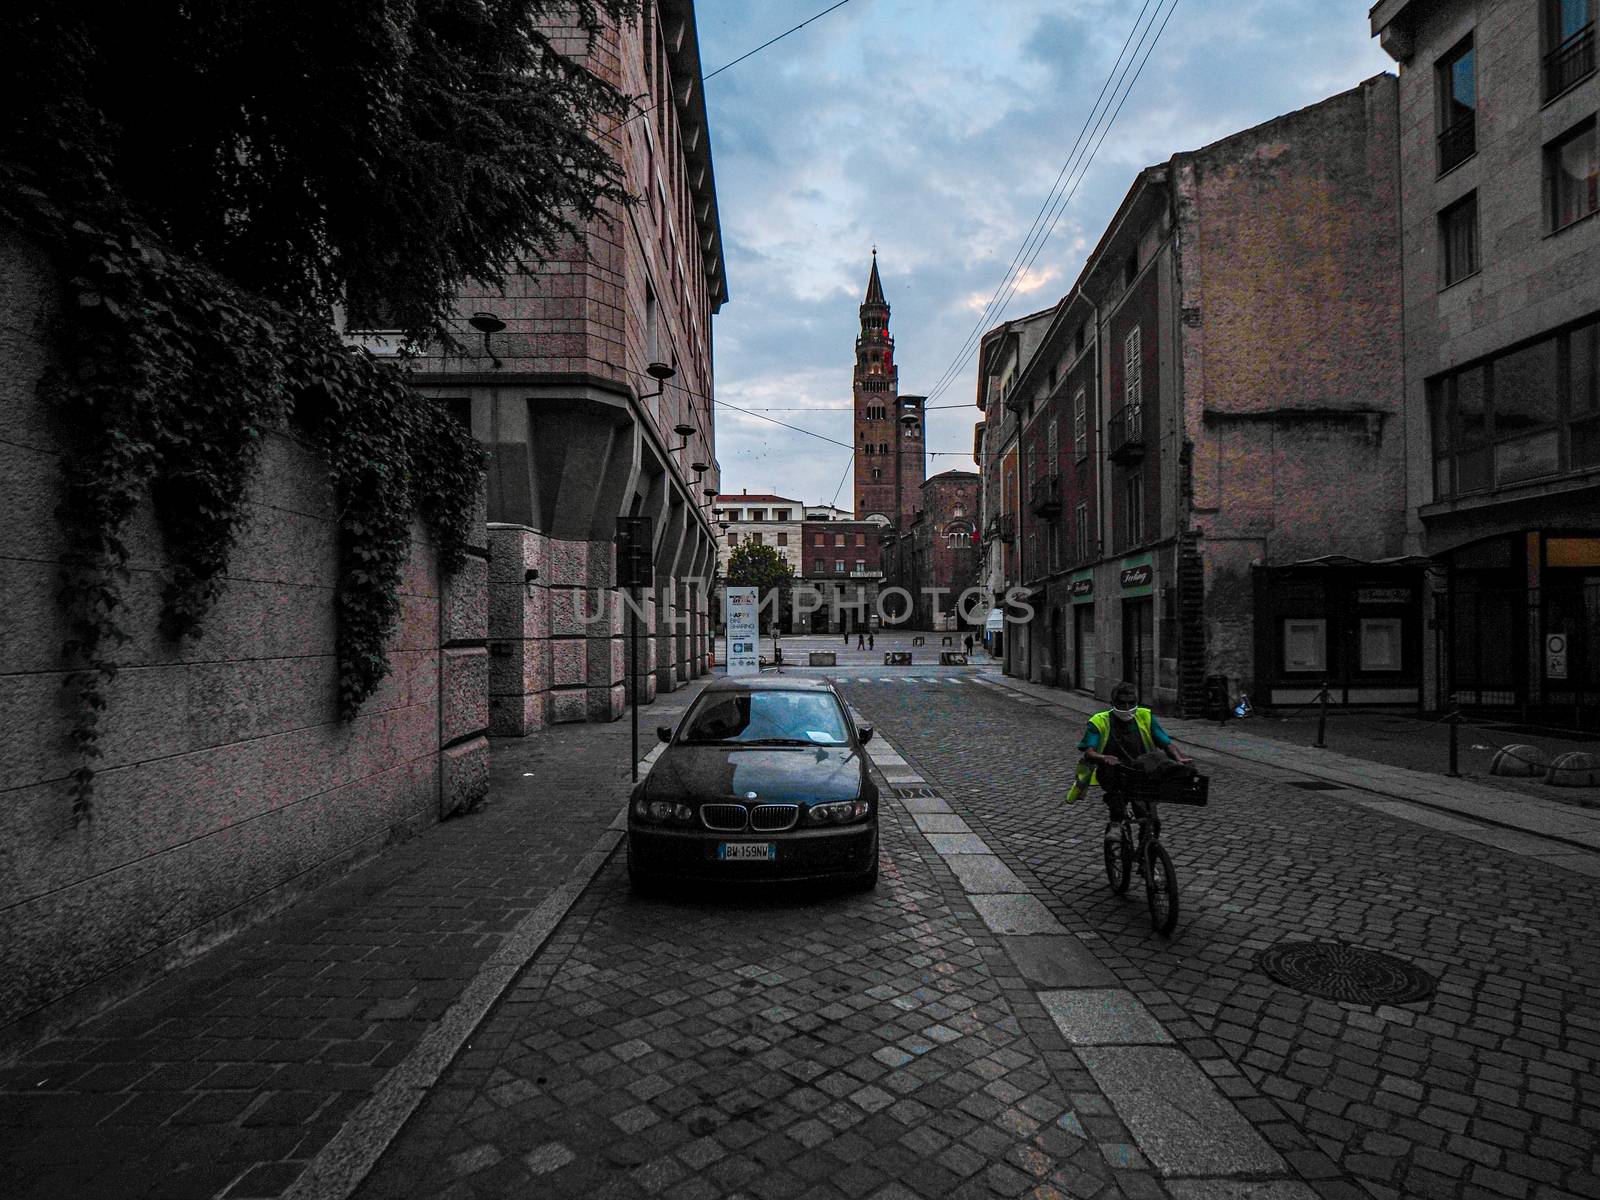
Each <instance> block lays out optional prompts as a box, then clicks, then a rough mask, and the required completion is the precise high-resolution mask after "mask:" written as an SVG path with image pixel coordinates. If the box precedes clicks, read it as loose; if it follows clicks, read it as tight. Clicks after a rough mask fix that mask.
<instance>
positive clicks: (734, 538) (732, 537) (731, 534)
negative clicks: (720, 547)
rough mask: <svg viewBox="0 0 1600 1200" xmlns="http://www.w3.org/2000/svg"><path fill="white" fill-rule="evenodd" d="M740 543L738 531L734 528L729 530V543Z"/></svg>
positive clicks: (733, 544) (734, 544)
mask: <svg viewBox="0 0 1600 1200" xmlns="http://www.w3.org/2000/svg"><path fill="white" fill-rule="evenodd" d="M738 544H739V535H738V534H737V533H734V532H733V531H732V530H729V531H728V545H730V546H737V545H738Z"/></svg>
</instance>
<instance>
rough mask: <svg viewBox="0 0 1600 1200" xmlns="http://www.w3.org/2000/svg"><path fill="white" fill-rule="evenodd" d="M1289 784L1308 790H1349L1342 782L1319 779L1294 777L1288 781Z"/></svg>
mask: <svg viewBox="0 0 1600 1200" xmlns="http://www.w3.org/2000/svg"><path fill="white" fill-rule="evenodd" d="M1289 786H1290V787H1297V788H1303V789H1304V790H1306V791H1308V792H1343V791H1348V790H1349V789H1348V788H1346V787H1345V786H1344V784H1342V783H1324V782H1322V781H1321V780H1320V779H1295V780H1291V781H1290V783H1289Z"/></svg>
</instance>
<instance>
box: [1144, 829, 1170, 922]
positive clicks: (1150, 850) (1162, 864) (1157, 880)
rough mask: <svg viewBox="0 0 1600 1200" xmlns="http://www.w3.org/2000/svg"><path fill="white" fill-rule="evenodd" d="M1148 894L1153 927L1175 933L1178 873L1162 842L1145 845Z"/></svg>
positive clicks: (1145, 871)
mask: <svg viewBox="0 0 1600 1200" xmlns="http://www.w3.org/2000/svg"><path fill="white" fill-rule="evenodd" d="M1144 895H1145V899H1146V900H1148V901H1149V903H1150V928H1151V929H1154V930H1155V931H1156V932H1157V933H1171V932H1172V930H1173V928H1174V927H1175V926H1176V925H1177V924H1178V873H1177V872H1176V871H1175V870H1173V869H1172V857H1171V855H1169V854H1168V853H1167V848H1166V847H1165V846H1163V845H1162V844H1161V843H1160V842H1154V843H1152V844H1151V845H1149V846H1147V847H1146V848H1145V858H1144Z"/></svg>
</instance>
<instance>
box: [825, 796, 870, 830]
mask: <svg viewBox="0 0 1600 1200" xmlns="http://www.w3.org/2000/svg"><path fill="white" fill-rule="evenodd" d="M871 808H872V806H871V805H870V804H868V803H867V802H866V801H865V800H843V801H839V802H838V803H834V804H813V805H812V806H811V820H812V821H813V822H815V823H816V824H818V825H844V824H847V823H848V822H850V821H859V820H860V819H861V818H862V817H864V816H866V815H867V813H868V812H869V811H871Z"/></svg>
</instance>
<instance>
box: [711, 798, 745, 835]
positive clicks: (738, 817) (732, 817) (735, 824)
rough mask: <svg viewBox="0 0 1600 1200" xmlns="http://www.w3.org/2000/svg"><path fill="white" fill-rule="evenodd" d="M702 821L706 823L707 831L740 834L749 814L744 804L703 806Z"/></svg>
mask: <svg viewBox="0 0 1600 1200" xmlns="http://www.w3.org/2000/svg"><path fill="white" fill-rule="evenodd" d="M700 819H701V820H702V821H704V822H705V823H706V828H707V829H719V830H721V831H723V832H724V833H738V832H739V831H740V830H741V829H743V828H744V827H745V822H746V821H747V820H748V819H749V814H748V813H747V812H746V811H745V807H744V805H742V804H702V805H701V806H700Z"/></svg>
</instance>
